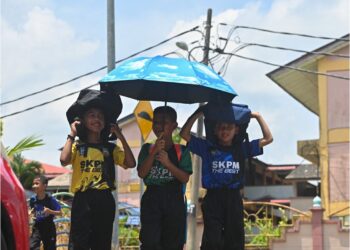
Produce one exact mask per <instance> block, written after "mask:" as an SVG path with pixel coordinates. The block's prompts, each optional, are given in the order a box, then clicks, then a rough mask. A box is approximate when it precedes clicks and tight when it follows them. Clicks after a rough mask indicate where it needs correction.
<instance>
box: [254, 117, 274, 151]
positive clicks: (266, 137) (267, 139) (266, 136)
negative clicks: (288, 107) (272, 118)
mask: <svg viewBox="0 0 350 250" xmlns="http://www.w3.org/2000/svg"><path fill="white" fill-rule="evenodd" d="M251 117H252V118H255V119H256V120H257V121H258V123H259V125H260V128H261V131H262V133H263V138H261V139H260V140H259V146H260V147H261V148H262V147H264V146H266V145H268V144H270V143H271V142H272V141H273V137H272V134H271V132H270V129H269V127H268V126H267V123H266V122H265V120H264V118H263V117H262V116H261V115H260V114H259V113H258V112H252V113H251Z"/></svg>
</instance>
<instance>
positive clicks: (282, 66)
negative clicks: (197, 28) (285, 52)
mask: <svg viewBox="0 0 350 250" xmlns="http://www.w3.org/2000/svg"><path fill="white" fill-rule="evenodd" d="M214 51H216V52H218V51H217V50H215V49H214ZM219 53H221V54H224V55H229V56H235V57H239V58H242V59H246V60H250V61H254V62H259V63H263V64H267V65H271V66H276V67H281V68H288V69H292V70H296V71H300V72H304V73H309V74H314V75H323V76H329V77H333V78H338V79H342V80H350V78H348V77H343V76H338V75H333V74H328V73H323V72H318V71H312V70H307V69H301V68H296V67H293V66H288V65H280V64H275V63H271V62H267V61H263V60H259V59H255V58H251V57H246V56H241V55H237V54H234V53H228V52H219Z"/></svg>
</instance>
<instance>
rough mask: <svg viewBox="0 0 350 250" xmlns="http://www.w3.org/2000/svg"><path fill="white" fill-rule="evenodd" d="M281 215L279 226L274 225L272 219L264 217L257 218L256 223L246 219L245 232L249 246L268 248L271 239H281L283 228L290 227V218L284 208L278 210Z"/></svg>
mask: <svg viewBox="0 0 350 250" xmlns="http://www.w3.org/2000/svg"><path fill="white" fill-rule="evenodd" d="M278 210H279V211H280V213H281V217H280V221H279V222H278V225H274V224H273V221H272V219H271V218H268V217H266V216H265V215H264V217H263V218H256V219H255V221H254V222H253V221H251V220H248V219H244V225H245V226H244V230H245V233H246V235H247V234H248V235H250V236H249V237H246V239H247V240H248V241H249V244H252V245H258V246H268V243H269V238H271V237H280V236H281V227H283V226H286V225H288V217H287V215H286V211H285V210H284V209H282V208H278Z"/></svg>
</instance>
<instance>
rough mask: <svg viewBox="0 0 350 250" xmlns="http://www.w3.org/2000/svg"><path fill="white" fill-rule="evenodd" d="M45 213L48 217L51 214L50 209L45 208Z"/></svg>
mask: <svg viewBox="0 0 350 250" xmlns="http://www.w3.org/2000/svg"><path fill="white" fill-rule="evenodd" d="M43 213H44V215H45V216H48V215H49V214H50V209H48V208H47V207H44V210H43Z"/></svg>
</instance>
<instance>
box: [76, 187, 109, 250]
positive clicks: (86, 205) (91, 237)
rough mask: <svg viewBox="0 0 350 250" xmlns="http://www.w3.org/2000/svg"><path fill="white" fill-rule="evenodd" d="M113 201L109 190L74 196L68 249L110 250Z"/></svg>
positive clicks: (80, 193)
mask: <svg viewBox="0 0 350 250" xmlns="http://www.w3.org/2000/svg"><path fill="white" fill-rule="evenodd" d="M114 216H115V201H114V198H113V196H112V193H111V191H110V190H87V191H85V192H77V193H76V194H75V195H74V199H73V204H72V215H71V232H70V249H73V250H87V249H92V250H110V249H111V244H112V231H113V221H114Z"/></svg>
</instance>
